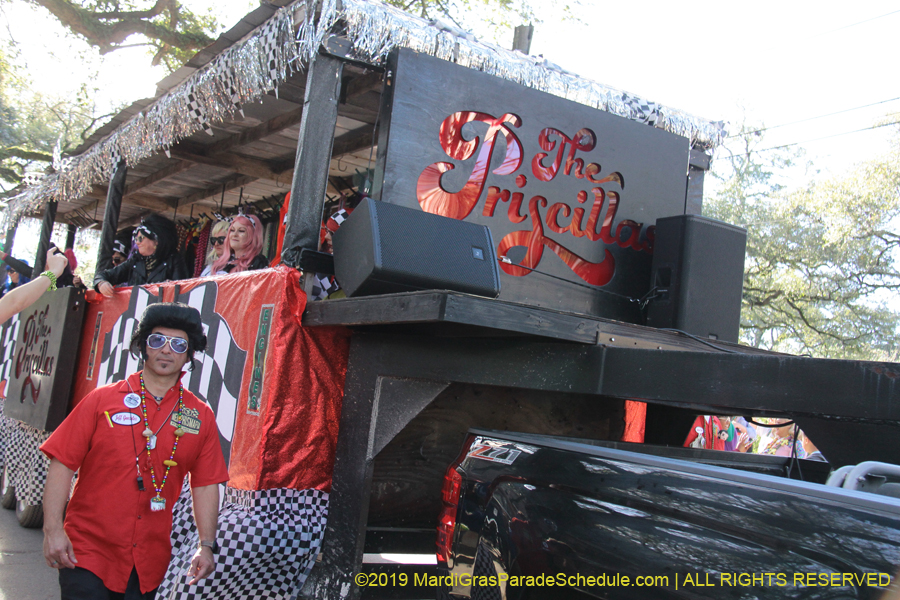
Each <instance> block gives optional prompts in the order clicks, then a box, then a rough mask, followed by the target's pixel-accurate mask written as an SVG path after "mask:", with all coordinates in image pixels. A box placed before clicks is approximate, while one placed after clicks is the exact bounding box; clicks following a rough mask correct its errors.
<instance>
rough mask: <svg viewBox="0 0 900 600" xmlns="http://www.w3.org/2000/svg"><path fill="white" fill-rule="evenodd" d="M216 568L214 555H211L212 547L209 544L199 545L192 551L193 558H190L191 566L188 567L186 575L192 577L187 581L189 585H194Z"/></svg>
mask: <svg viewBox="0 0 900 600" xmlns="http://www.w3.org/2000/svg"><path fill="white" fill-rule="evenodd" d="M215 570H216V557H215V556H213V551H212V548H210V547H209V546H200V547H199V548H197V551H196V552H194V558H192V559H191V567H190V568H189V569H188V575H190V576H191V577H193V579H191V580H190V581H188V584H189V585H194V584H195V583H197V582H198V581H200V580H201V579H206V578H207V577H209V576H210V575H212V574H213V571H215Z"/></svg>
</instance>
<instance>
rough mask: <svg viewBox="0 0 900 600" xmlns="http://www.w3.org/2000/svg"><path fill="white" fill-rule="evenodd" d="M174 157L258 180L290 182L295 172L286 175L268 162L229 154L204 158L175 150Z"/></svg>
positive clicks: (173, 150) (201, 155) (173, 151)
mask: <svg viewBox="0 0 900 600" xmlns="http://www.w3.org/2000/svg"><path fill="white" fill-rule="evenodd" d="M172 155H173V156H177V157H179V158H181V159H183V160H187V161H190V162H194V163H197V164H201V165H209V166H211V167H217V168H220V169H229V170H231V171H235V172H237V173H240V174H241V175H247V176H249V177H254V178H256V179H268V180H271V181H287V180H290V178H291V176H292V175H293V171H291V172H290V174H285V172H284V171H281V172H277V171H274V170H273V169H272V165H270V164H269V163H267V162H266V161H262V160H256V159H254V158H247V157H244V156H239V155H237V154H231V153H228V152H226V153H222V154H217V155H216V156H204V155H203V154H195V153H193V152H189V151H186V150H179V149H177V148H173V149H172Z"/></svg>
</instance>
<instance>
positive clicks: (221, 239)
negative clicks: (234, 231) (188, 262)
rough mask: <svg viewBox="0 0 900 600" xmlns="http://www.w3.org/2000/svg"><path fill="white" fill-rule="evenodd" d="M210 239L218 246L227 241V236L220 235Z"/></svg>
mask: <svg viewBox="0 0 900 600" xmlns="http://www.w3.org/2000/svg"><path fill="white" fill-rule="evenodd" d="M209 241H210V243H211V244H212V245H213V246H218V245H219V244H224V243H225V236H224V235H223V236H220V237H211V238H209Z"/></svg>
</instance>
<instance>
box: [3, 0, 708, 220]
mask: <svg viewBox="0 0 900 600" xmlns="http://www.w3.org/2000/svg"><path fill="white" fill-rule="evenodd" d="M313 5H314V0H298V1H297V2H294V3H292V4H290V5H288V6H285V7H283V8H281V9H279V10H278V11H277V12H276V13H275V14H274V15H273V16H272V17H271V18H270V19H269V20H268V21H266V22H265V23H263V24H262V25H260V26H259V27H257V28H256V29H254V30H253V31H252V32H250V33H249V34H248V35H247V36H246V37H245V38H244V39H242V40H241V41H239V42H237V43H235V44H234V45H232V46H231V47H229V48H227V49H226V50H224V51H223V52H222V53H221V54H220V55H219V56H217V57H216V58H215V59H213V60H212V61H210V63H209V64H207V65H206V66H204V67H203V68H201V69H200V70H198V71H197V72H196V73H194V74H193V75H191V76H190V77H188V78H187V79H185V80H184V81H183V82H182V83H181V84H179V85H178V86H176V87H174V88H172V89H171V90H169V91H168V92H166V93H165V94H164V95H163V96H161V97H160V98H159V99H158V100H156V102H154V103H153V104H152V105H151V106H150V107H148V108H147V109H146V110H144V111H142V112H140V113H139V114H137V115H135V116H134V117H132V118H131V119H129V120H128V121H126V122H125V123H123V124H122V125H121V126H119V127H118V128H117V129H116V130H115V131H113V132H112V133H111V134H110V135H109V136H107V137H106V138H104V139H103V140H101V141H100V142H98V143H97V144H95V145H94V146H92V147H91V148H90V149H89V150H87V151H86V152H84V153H83V154H81V155H79V156H75V157H70V158H63V157H62V156H61V152H60V151H59V149H58V148H57V149H56V150H55V151H54V160H53V167H54V170H55V171H56V172H55V173H52V174H49V175H47V176H45V177H44V178H43V179H42V180H41V181H40V182H39V183H38V184H37V185H33V186H31V187H28V188H26V190H25V191H23V192H22V193H20V194H19V195H17V196H15V197H13V198H12V199H11V200H10V202H9V207H8V210H6V211H4V215H3V227H4V230H5V229H7V228H8V227H9V226H10V224H11V223H15V222H17V221H18V219H19V217H20V216H21V215H22V214H24V213H26V212H31V211H34V210H36V209H37V207H38V206H40V205H41V204H42V203H44V202H46V201H47V200H49V199H51V198H53V199H55V200H62V201H68V200H71V199H75V198H79V197H81V196H82V195H83V194H85V193H86V192H87V191H88V190H89V189H90V188H91V186H92V185H93V184H95V183H101V182H106V181H109V179H110V177H111V175H112V173H113V170H114V168H115V165H116V164H117V163H118V161H119V160H121V159H124V160H125V161H126V162H127V164H129V165H134V164H137V163H138V162H140V161H141V160H143V159H145V158H147V157H149V156H151V155H153V154H155V153H156V152H159V151H160V150H164V151H166V152H168V149H169V148H171V147H172V146H174V145H175V144H176V143H178V141H179V140H182V139H184V138H186V137H188V136H190V135H192V134H194V133H195V132H197V131H199V130H201V129H202V130H204V131H206V132H207V133H209V134H210V135H212V128H211V127H210V125H211V124H212V123H218V122H221V121H222V120H224V119H226V118H229V117H231V116H233V115H234V113H235V112H236V111H241V109H242V105H243V104H245V103H247V102H249V101H251V100H254V99H256V98H259V97H260V96H261V95H263V94H264V93H266V92H268V91H269V90H272V89H275V90H276V93H277V86H278V83H279V82H281V81H283V80H284V79H285V78H287V77H288V76H289V75H290V74H291V73H293V72H295V71H298V70H301V69H302V68H303V65H304V64H308V63H309V61H310V60H312V59H313V57H314V56H315V54H316V52H318V50H319V48H320V47H321V45H322V43H323V42H324V41H325V39H326V37H327V36H329V35H331V34H332V32H335V31H341V33H342V34H344V35H346V37H347V38H349V41H350V43H351V52H352V53H353V55H354V56H355V57H356V58H359V59H361V60H365V61H368V62H371V63H374V64H382V63H383V62H384V61H385V60H386V58H387V55H388V54H389V53H390V51H391V50H392V49H394V48H397V47H406V48H410V49H412V50H415V51H417V52H420V53H424V54H429V55H431V56H436V57H438V58H441V59H443V60H448V61H451V62H454V63H457V64H459V65H462V66H465V67H468V68H471V69H476V70H479V71H483V72H485V73H488V74H491V75H494V76H497V77H501V78H503V79H507V80H509V81H513V82H516V83H519V84H522V85H524V86H527V87H529V88H533V89H536V90H541V91H544V92H548V93H550V94H553V95H555V96H559V97H561V98H566V99H569V100H572V101H574V102H578V103H580V104H584V105H587V106H591V107H594V108H598V109H600V110H605V111H608V112H611V113H613V114H616V115H620V116H622V117H626V118H628V119H633V120H636V121H640V122H643V123H647V124H648V125H652V126H654V127H659V128H661V129H665V130H666V131H669V132H672V133H675V134H678V135H681V136H684V137H687V138H689V139H690V140H691V143H692V145H693V146H694V147H695V148H699V149H705V150H710V149H712V148H715V147H716V146H718V145H719V144H721V142H722V141H723V139H724V137H725V135H726V131H725V127H724V124H723V123H722V122H711V121H706V120H703V119H699V118H697V117H693V116H691V115H689V114H687V113H684V112H682V111H679V110H675V109H672V108H668V107H665V106H662V105H659V104H656V103H653V102H648V101H646V100H643V99H641V98H639V97H637V96H633V95H630V94H628V93H626V92H623V91H621V90H617V89H615V88H611V87H608V86H605V85H602V84H600V83H597V82H595V81H591V80H588V79H584V78H582V77H579V76H577V75H575V74H573V73H569V72H566V71H564V70H562V69H560V68H559V67H557V66H556V65H554V64H552V63H550V62H548V61H546V60H544V59H542V58H536V57H532V56H527V55H525V54H522V53H520V52H516V51H511V50H505V49H503V48H500V47H498V46H494V45H492V44H488V43H485V42H481V41H478V40H476V39H474V37H472V35H471V34H468V33H466V32H463V31H460V30H458V29H456V28H453V27H450V26H448V25H446V24H444V23H442V22H440V21H434V20H432V21H426V20H424V19H420V18H418V17H414V16H412V15H409V14H406V13H404V12H402V11H400V10H398V9H395V8H393V7H390V6H387V5H384V4H381V3H380V2H376V1H374V0H341V2H340V6H339V5H338V0H322V7H321V11H320V13H319V14H320V17H319V19H318V20H316V19H314V15H315V13H316V11H315V9H314V6H313ZM295 16H299V17H302V20H301V22H300V25H299V27H298V28H297V32H296V35H295V34H294V22H295Z"/></svg>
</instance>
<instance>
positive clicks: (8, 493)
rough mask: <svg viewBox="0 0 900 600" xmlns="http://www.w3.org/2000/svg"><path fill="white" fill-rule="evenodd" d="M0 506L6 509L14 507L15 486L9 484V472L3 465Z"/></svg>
mask: <svg viewBox="0 0 900 600" xmlns="http://www.w3.org/2000/svg"><path fill="white" fill-rule="evenodd" d="M0 506H2V507H3V508H6V509H8V510H12V509H13V508H15V507H16V488H15V487H13V486H12V485H10V484H9V473H7V468H6V467H3V484H2V489H0Z"/></svg>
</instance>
